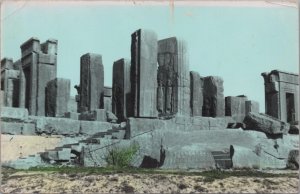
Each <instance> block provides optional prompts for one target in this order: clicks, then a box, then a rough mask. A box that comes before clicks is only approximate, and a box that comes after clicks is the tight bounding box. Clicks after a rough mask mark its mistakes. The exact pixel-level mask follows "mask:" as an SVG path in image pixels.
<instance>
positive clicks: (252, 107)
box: [245, 100, 259, 114]
mask: <svg viewBox="0 0 300 194" xmlns="http://www.w3.org/2000/svg"><path fill="white" fill-rule="evenodd" d="M245 106H246V114H248V113H249V112H254V113H259V103H258V102H256V101H254V100H247V101H246V102H245Z"/></svg>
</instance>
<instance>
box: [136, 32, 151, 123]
mask: <svg viewBox="0 0 300 194" xmlns="http://www.w3.org/2000/svg"><path fill="white" fill-rule="evenodd" d="M156 79H157V35H156V34H155V33H154V32H153V31H150V30H141V29H140V30H137V31H136V32H134V33H133V34H132V35H131V92H132V103H133V116H134V117H152V118H155V117H157V110H156V97H157V96H156V93H157V92H156V90H157V81H156Z"/></svg>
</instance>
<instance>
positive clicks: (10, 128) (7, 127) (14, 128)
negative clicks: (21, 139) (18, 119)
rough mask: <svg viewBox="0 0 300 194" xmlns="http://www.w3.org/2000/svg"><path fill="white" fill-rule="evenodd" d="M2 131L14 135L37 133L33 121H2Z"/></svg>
mask: <svg viewBox="0 0 300 194" xmlns="http://www.w3.org/2000/svg"><path fill="white" fill-rule="evenodd" d="M1 133H2V134H12V135H36V133H35V125H34V124H33V123H13V122H5V121H1Z"/></svg>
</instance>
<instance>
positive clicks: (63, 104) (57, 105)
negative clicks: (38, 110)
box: [46, 78, 70, 117]
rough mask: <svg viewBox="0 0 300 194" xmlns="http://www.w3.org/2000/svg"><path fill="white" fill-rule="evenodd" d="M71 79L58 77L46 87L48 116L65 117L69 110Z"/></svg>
mask: <svg viewBox="0 0 300 194" xmlns="http://www.w3.org/2000/svg"><path fill="white" fill-rule="evenodd" d="M69 99H70V80H69V79H63V78H56V79H54V80H52V81H50V82H48V84H47V87H46V116H50V117H63V116H64V114H65V113H66V112H68V102H69Z"/></svg>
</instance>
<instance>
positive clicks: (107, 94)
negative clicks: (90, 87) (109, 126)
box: [103, 87, 112, 112]
mask: <svg viewBox="0 0 300 194" xmlns="http://www.w3.org/2000/svg"><path fill="white" fill-rule="evenodd" d="M103 95H104V98H103V103H104V109H105V110H107V111H110V112H111V111H112V88H111V87H104V94H103Z"/></svg>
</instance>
